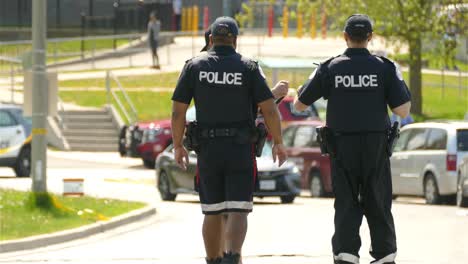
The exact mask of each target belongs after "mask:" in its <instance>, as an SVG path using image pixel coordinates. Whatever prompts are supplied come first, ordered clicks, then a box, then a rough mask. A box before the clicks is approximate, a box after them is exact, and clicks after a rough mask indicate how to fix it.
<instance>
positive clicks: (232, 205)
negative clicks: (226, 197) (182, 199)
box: [201, 201, 253, 212]
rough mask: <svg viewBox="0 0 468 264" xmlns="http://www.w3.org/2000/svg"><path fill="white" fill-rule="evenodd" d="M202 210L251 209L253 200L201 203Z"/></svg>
mask: <svg viewBox="0 0 468 264" xmlns="http://www.w3.org/2000/svg"><path fill="white" fill-rule="evenodd" d="M201 206H202V210H203V212H217V211H222V210H229V209H236V210H246V211H247V210H248V211H251V210H252V207H253V202H234V201H228V202H221V203H216V204H202V205H201Z"/></svg>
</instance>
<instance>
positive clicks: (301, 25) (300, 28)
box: [296, 12, 304, 38]
mask: <svg viewBox="0 0 468 264" xmlns="http://www.w3.org/2000/svg"><path fill="white" fill-rule="evenodd" d="M303 34H304V20H303V14H302V13H300V12H299V13H297V32H296V36H297V37H298V38H302V36H303Z"/></svg>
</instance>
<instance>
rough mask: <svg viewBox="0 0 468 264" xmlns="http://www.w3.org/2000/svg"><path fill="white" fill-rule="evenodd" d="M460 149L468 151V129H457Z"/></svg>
mask: <svg viewBox="0 0 468 264" xmlns="http://www.w3.org/2000/svg"><path fill="white" fill-rule="evenodd" d="M457 146H458V151H468V129H464V130H458V131H457Z"/></svg>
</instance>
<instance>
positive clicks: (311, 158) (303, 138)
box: [283, 120, 332, 197]
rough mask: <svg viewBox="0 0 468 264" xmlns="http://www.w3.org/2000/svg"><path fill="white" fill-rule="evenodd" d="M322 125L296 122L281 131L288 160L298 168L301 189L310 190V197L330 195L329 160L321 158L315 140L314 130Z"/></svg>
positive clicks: (315, 122) (312, 122)
mask: <svg viewBox="0 0 468 264" xmlns="http://www.w3.org/2000/svg"><path fill="white" fill-rule="evenodd" d="M322 125H323V123H322V122H321V121H317V120H315V121H314V120H308V121H296V122H292V123H290V124H289V126H288V127H287V128H286V129H284V131H283V144H284V146H285V147H286V150H287V153H288V156H289V158H288V160H290V161H292V162H294V163H296V165H297V166H298V167H299V170H300V172H301V187H302V188H303V189H308V190H310V194H311V196H312V197H323V196H327V195H329V194H331V193H332V184H331V183H332V182H331V169H330V158H329V157H328V156H322V154H321V152H320V147H319V144H318V142H317V139H316V138H317V135H316V132H315V128H316V127H318V126H322Z"/></svg>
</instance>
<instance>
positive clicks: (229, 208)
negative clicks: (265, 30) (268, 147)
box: [172, 17, 286, 264]
mask: <svg viewBox="0 0 468 264" xmlns="http://www.w3.org/2000/svg"><path fill="white" fill-rule="evenodd" d="M238 31H239V30H238V27H237V23H236V22H235V20H234V19H232V18H230V17H220V18H218V19H216V21H215V22H214V23H213V24H212V27H211V37H210V38H211V42H212V43H213V47H212V48H211V49H210V50H209V51H208V52H207V53H203V54H201V55H200V56H198V57H195V58H193V59H191V60H188V61H187V63H186V64H185V66H184V68H183V70H182V73H181V75H180V77H179V81H178V83H177V86H176V89H175V91H174V94H173V97H172V100H173V110H172V133H173V142H174V149H175V159H176V162H177V163H178V164H179V165H180V166H181V167H183V168H186V165H187V163H188V153H187V150H186V149H185V148H184V146H183V144H182V138H183V134H184V130H185V122H186V120H185V113H186V111H187V108H188V106H189V104H190V102H191V100H192V99H194V102H195V107H196V116H197V126H198V129H197V131H198V132H197V133H198V135H199V137H198V139H199V141H200V142H199V149H198V150H197V151H198V153H197V154H198V156H197V162H198V173H197V184H198V188H199V195H200V203H201V207H202V212H203V214H205V219H204V222H203V228H202V233H203V239H204V243H205V249H206V254H207V257H206V262H207V263H222V264H238V263H242V260H241V252H242V244H243V242H244V239H245V235H246V233H247V215H248V213H249V212H251V211H252V206H253V202H252V194H253V190H254V183H255V178H256V174H257V168H256V160H255V154H254V152H255V149H254V145H253V144H252V136H253V135H252V132H253V131H254V127H255V117H256V115H257V113H256V112H257V107H259V108H260V109H261V111H262V112H263V115H264V117H265V123H266V125H267V127H268V129H269V132H270V133H271V135H272V137H273V159H274V160H278V163H279V165H281V164H283V162H284V161H285V160H286V151H285V149H284V146H283V145H282V138H281V125H280V118H279V113H278V110H277V108H276V105H275V103H274V100H273V94H272V93H271V91H270V89H269V87H268V85H267V83H266V80H265V78H264V76H263V75H262V72H261V70H260V68H259V66H258V64H257V63H256V62H255V61H252V60H250V59H248V58H245V57H243V56H242V55H240V54H238V53H236V51H235V48H236V43H237V35H238ZM224 214H227V215H228V218H227V221H226V224H225V227H223V215H224ZM224 250H226V252H223V251H224Z"/></svg>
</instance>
